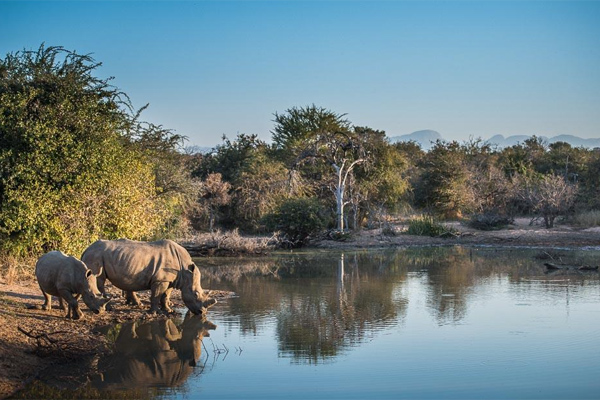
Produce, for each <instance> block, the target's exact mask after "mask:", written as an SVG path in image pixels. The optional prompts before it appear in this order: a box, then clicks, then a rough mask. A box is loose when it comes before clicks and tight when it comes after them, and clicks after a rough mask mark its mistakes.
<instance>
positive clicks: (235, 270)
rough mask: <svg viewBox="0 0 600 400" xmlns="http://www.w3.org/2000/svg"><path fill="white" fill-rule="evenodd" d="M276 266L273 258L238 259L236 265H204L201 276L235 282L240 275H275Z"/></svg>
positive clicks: (219, 280)
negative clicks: (257, 259)
mask: <svg viewBox="0 0 600 400" xmlns="http://www.w3.org/2000/svg"><path fill="white" fill-rule="evenodd" d="M277 270H278V267H277V265H276V263H275V261H273V260H268V261H246V262H243V261H240V262H239V263H237V264H236V265H220V266H216V267H205V268H204V269H203V272H202V278H203V279H207V280H212V281H215V282H221V281H230V282H232V283H237V282H238V281H239V280H240V279H241V278H242V277H248V276H275V277H277V276H278V275H277V272H278V271H277Z"/></svg>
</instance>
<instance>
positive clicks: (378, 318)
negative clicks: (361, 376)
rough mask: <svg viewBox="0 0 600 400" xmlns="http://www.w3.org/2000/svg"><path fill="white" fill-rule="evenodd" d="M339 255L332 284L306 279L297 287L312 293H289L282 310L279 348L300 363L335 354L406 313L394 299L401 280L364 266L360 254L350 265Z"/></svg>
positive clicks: (278, 328)
mask: <svg viewBox="0 0 600 400" xmlns="http://www.w3.org/2000/svg"><path fill="white" fill-rule="evenodd" d="M339 257H340V258H339V259H338V261H337V268H336V270H335V274H334V275H333V276H331V277H330V279H329V280H328V283H329V284H318V285H304V282H303V281H302V280H301V281H300V282H298V283H299V285H298V287H297V290H298V291H306V290H309V291H311V293H310V295H309V296H305V295H301V296H289V297H288V298H287V299H286V301H285V303H284V304H283V305H282V307H281V309H280V310H279V312H278V314H277V333H278V336H279V350H280V352H281V353H282V354H289V355H291V356H292V357H293V358H294V359H295V360H296V361H297V362H310V363H317V362H319V361H320V360H323V359H326V358H327V357H332V356H335V355H336V354H338V352H339V351H340V350H341V349H343V348H344V347H346V346H349V345H351V344H353V343H356V342H360V341H361V340H363V339H364V338H365V336H367V335H369V334H372V333H373V331H375V330H377V329H378V328H381V327H383V326H385V325H389V324H391V323H394V322H395V321H396V318H397V314H398V312H400V313H402V314H404V312H405V305H406V303H405V302H398V303H396V304H394V302H393V296H392V292H393V290H394V287H395V286H396V284H397V283H396V282H393V281H391V280H385V279H382V276H381V275H380V274H379V275H378V274H377V271H376V269H375V271H374V270H373V268H371V269H369V268H365V269H359V268H358V265H359V257H358V256H357V255H355V256H354V257H351V259H350V263H349V266H347V264H348V263H346V260H345V258H344V255H343V254H342V255H341V256H339ZM330 271H331V272H333V271H332V270H331V269H330ZM331 278H333V279H331ZM303 288H304V290H303Z"/></svg>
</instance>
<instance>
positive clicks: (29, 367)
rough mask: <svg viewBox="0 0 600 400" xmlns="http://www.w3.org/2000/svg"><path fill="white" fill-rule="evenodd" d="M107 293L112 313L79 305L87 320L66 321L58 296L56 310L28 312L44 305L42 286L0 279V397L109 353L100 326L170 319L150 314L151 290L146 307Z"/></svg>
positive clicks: (175, 299) (176, 302) (177, 300)
mask: <svg viewBox="0 0 600 400" xmlns="http://www.w3.org/2000/svg"><path fill="white" fill-rule="evenodd" d="M107 291H108V292H109V293H111V294H112V295H113V297H114V299H113V301H112V302H111V303H112V304H113V310H112V311H111V312H110V313H105V314H102V315H97V314H93V313H92V312H91V311H90V310H88V309H87V307H86V306H85V304H83V302H81V301H80V307H81V309H82V311H83V313H84V317H83V319H82V320H79V321H72V320H69V319H66V318H65V317H64V315H65V312H64V311H62V310H60V309H59V308H58V301H57V300H56V298H53V300H54V303H53V309H52V310H51V311H42V310H36V309H28V308H27V307H28V306H31V305H41V304H43V302H44V298H43V296H42V293H41V291H40V289H39V287H38V285H37V282H35V281H33V280H30V281H25V282H18V283H12V284H7V283H6V282H2V281H0V398H5V397H7V396H10V395H11V394H12V393H14V392H15V391H17V390H19V389H21V388H22V387H23V386H24V385H25V384H26V383H27V382H28V381H29V380H31V379H32V378H34V377H35V376H36V375H37V374H38V373H40V372H41V371H43V370H44V369H46V368H49V367H52V366H53V365H56V364H60V363H65V362H69V361H73V360H78V359H80V358H82V357H85V356H87V355H92V354H101V353H103V352H108V351H110V349H109V347H108V345H107V342H106V340H105V338H104V336H102V335H99V334H98V333H97V332H96V331H95V330H96V328H98V327H99V326H103V325H107V324H112V323H118V322H124V321H128V320H140V319H158V318H167V316H165V315H159V314H158V315H151V314H149V313H148V312H147V310H148V309H149V308H150V299H149V297H150V296H149V291H145V292H140V293H139V294H140V298H141V300H142V303H143V304H142V307H139V308H138V307H132V306H129V305H126V304H125V299H124V298H123V297H122V296H120V291H119V290H117V289H116V288H115V287H113V286H111V285H108V287H107ZM209 295H210V296H212V297H217V298H223V297H226V296H228V295H230V293H228V292H223V291H209ZM171 301H172V303H173V306H174V308H175V307H176V308H181V309H184V308H185V306H184V304H183V301H182V300H181V297H180V293H179V291H173V295H172V296H171Z"/></svg>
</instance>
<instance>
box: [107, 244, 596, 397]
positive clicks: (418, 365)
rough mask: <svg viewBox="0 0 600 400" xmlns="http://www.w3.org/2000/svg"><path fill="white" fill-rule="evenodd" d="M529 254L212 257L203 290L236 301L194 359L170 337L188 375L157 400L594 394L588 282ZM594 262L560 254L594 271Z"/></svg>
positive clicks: (218, 315)
mask: <svg viewBox="0 0 600 400" xmlns="http://www.w3.org/2000/svg"><path fill="white" fill-rule="evenodd" d="M537 253H539V251H538V250H527V249H521V250H511V251H508V250H494V249H480V250H469V249H461V248H429V249H428V248H425V249H410V250H400V251H397V252H357V253H346V254H345V256H344V259H343V263H342V262H341V258H340V255H339V253H328V252H325V253H320V254H318V255H315V254H314V253H303V254H297V253H293V254H284V255H281V256H280V258H268V259H251V260H248V261H245V260H241V259H235V260H225V259H224V260H220V265H218V266H213V267H207V268H206V269H205V272H204V274H203V282H202V283H203V286H204V287H208V288H211V289H223V290H233V291H235V292H236V293H237V297H234V298H231V299H227V300H223V301H221V302H219V303H218V304H217V305H215V306H214V307H213V308H211V310H210V312H209V314H208V318H209V319H210V321H211V322H213V323H214V324H216V325H217V328H216V329H214V330H212V329H211V330H210V332H207V333H209V334H210V336H205V337H204V338H203V342H202V343H203V345H202V349H201V354H200V353H199V352H197V350H193V351H191V350H189V349H190V348H191V349H195V347H194V346H195V345H197V342H193V341H190V340H179V339H178V340H179V341H177V340H171V342H170V343H171V344H170V346H171V347H173V346H174V344H173V343H175V344H177V343H179V344H178V346H179V347H177V349H179V353H178V354H184V355H186V357H187V358H188V363H187V364H186V363H183V364H181V363H180V362H179V361H178V360H175V359H174V360H172V361H173V365H175V366H176V367H177V366H178V365H183V366H185V365H188V364H189V357H190V356H189V355H190V354H193V355H192V356H193V357H197V356H198V355H199V359H198V362H197V366H196V367H195V368H194V369H193V371H192V372H191V373H190V371H189V370H188V369H186V368H183V369H182V371H183V370H184V373H185V374H180V375H182V376H185V377H187V378H186V380H185V381H184V382H180V381H178V385H180V386H178V387H177V388H175V389H173V390H166V391H160V393H162V396H164V397H168V398H170V397H176V398H222V399H229V398H261V399H262V398H303V399H305V398H313V399H321V398H324V399H334V398H343V399H352V398H359V399H365V398H394V399H397V398H410V399H413V398H431V399H438V398H454V399H465V398H477V399H479V398H489V399H496V398H510V399H514V398H544V399H547V398H565V399H566V398H568V399H571V398H598V393H600V379H598V376H599V374H600V341H599V340H598V338H599V337H600V284H599V276H598V273H596V272H594V273H579V272H573V271H569V272H559V273H547V272H546V271H545V269H544V267H543V261H541V260H538V259H535V258H534V256H535V255H536V254H537ZM599 255H600V254H598V252H591V251H587V252H566V254H563V255H562V257H563V259H564V261H565V262H566V263H573V264H593V265H596V264H597V261H596V260H597V259H598V256H599ZM199 264H200V265H203V262H202V260H199ZM342 271H343V279H340V277H341V276H342ZM190 322H192V323H191V324H190ZM194 322H197V321H194V320H191V321H189V322H188V323H187V324H184V323H182V322H181V321H179V322H177V324H176V325H177V329H175V328H173V327H171V332H175V333H176V334H178V333H179V332H180V333H181V337H182V338H186V337H187V338H189V337H190V336H189V335H187V336H186V335H184V332H191V333H194V332H196V331H198V332H203V331H201V330H198V329H199V326H200V325H198V324H197V323H194ZM186 327H188V328H189V329H188V328H186ZM184 328H185V329H184ZM161 329H162V328H161ZM163 330H164V329H163ZM155 331H156V330H155ZM140 332H141V331H140ZM191 337H192V338H193V337H194V336H193V335H192V336H191ZM153 340H154V342H156V343H158V344H160V345H161V346H164V345H165V342H164V341H163V340H162V339H160V338H154V339H153ZM186 343H193V344H194V345H193V346H191V347H190V346H189V345H185V346H183V344H186ZM182 346H183V347H182ZM155 347H156V345H155ZM173 348H175V347H173ZM217 348H220V349H224V348H228V349H229V352H228V353H223V352H221V353H217V352H215V351H214V350H215V349H217ZM164 349H167V348H166V347H164ZM240 349H241V352H240V351H239V350H240ZM159 350H161V354H164V351H163V347H159ZM167 350H168V349H167ZM127 351H128V350H125V352H127ZM169 351H170V350H169ZM171 353H173V352H172V351H170V353H169V354H171ZM138 358H139V359H140V360H148V364H152V362H153V360H152V359H151V358H150V359H149V358H147V356H138ZM159 367H160V366H159ZM152 368H154V367H152ZM176 371H179V370H176ZM187 374H189V376H188V375H187ZM105 376H106V377H109V376H110V374H109V373H107V374H106V375H105ZM119 376H123V374H121V375H119ZM104 385H105V386H106V385H108V382H104Z"/></svg>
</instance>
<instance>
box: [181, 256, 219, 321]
mask: <svg viewBox="0 0 600 400" xmlns="http://www.w3.org/2000/svg"><path fill="white" fill-rule="evenodd" d="M181 275H182V279H181V298H182V299H183V302H184V303H185V305H186V306H187V308H188V309H189V310H190V311H191V312H192V313H194V314H204V313H206V310H207V309H208V308H209V307H212V306H213V305H215V304H216V303H217V300H215V299H210V298H208V296H207V295H205V294H204V290H203V289H202V286H201V285H200V270H199V269H198V267H197V266H196V264H194V263H191V264H190V265H189V266H188V267H187V268H186V269H184V270H183V271H182V274H181Z"/></svg>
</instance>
